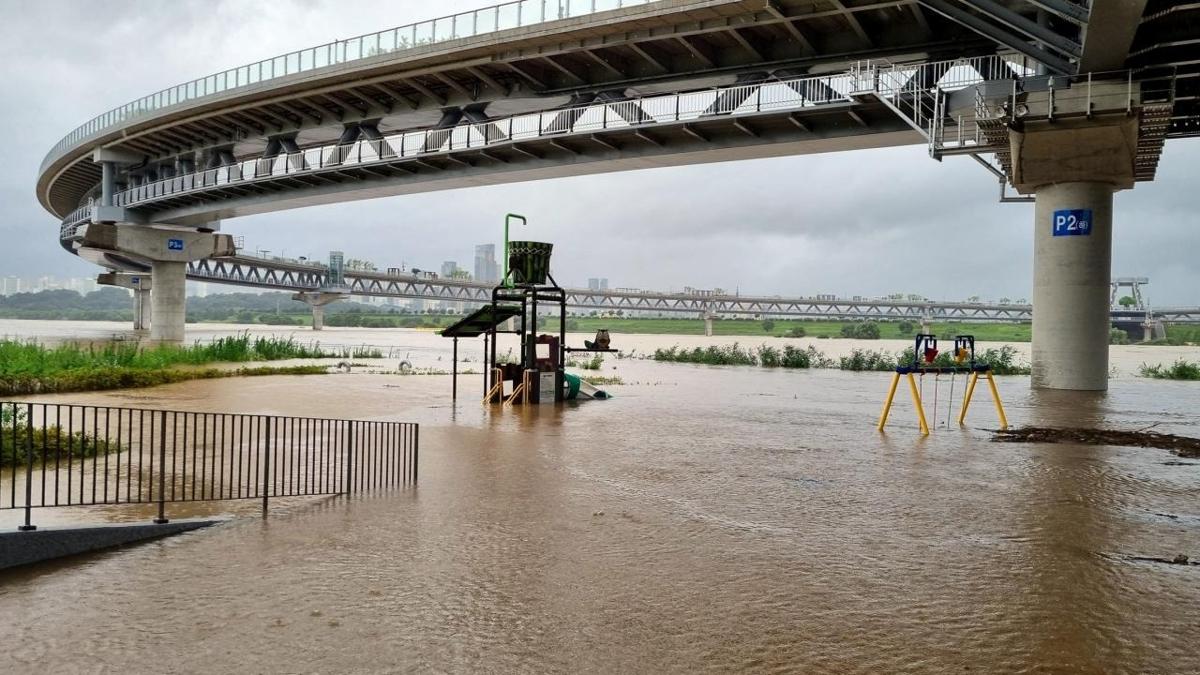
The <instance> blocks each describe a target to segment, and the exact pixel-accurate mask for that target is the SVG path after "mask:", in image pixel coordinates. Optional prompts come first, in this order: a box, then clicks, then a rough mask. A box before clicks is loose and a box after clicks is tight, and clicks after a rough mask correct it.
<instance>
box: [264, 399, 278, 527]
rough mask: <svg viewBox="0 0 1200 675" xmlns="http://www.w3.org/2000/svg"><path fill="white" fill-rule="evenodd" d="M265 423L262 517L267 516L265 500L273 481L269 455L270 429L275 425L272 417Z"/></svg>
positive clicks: (271, 447) (272, 450)
mask: <svg viewBox="0 0 1200 675" xmlns="http://www.w3.org/2000/svg"><path fill="white" fill-rule="evenodd" d="M265 419H266V421H267V432H266V433H267V436H266V443H265V444H264V445H265V446H266V449H265V450H264V451H263V516H266V515H267V500H268V499H269V497H270V494H271V485H272V484H273V483H274V481H272V480H271V453H272V452H274V447H273V446H272V445H271V427H272V426H273V425H274V423H275V418H274V417H267V418H265Z"/></svg>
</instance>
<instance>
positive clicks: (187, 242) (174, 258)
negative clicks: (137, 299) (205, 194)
mask: <svg viewBox="0 0 1200 675" xmlns="http://www.w3.org/2000/svg"><path fill="white" fill-rule="evenodd" d="M212 229H213V228H212V227H206V228H204V229H203V230H192V229H181V228H178V229H177V228H169V227H159V226H146V225H134V224H115V223H92V224H90V225H88V226H87V230H86V231H85V232H84V234H83V240H82V242H81V249H80V255H82V256H84V257H91V258H97V259H99V260H106V259H109V258H111V257H114V256H119V257H121V258H125V259H128V260H132V261H136V262H139V263H141V264H144V265H148V266H149V267H150V276H151V281H152V283H153V291H152V292H151V294H150V340H151V341H153V342H158V343H173V344H179V343H182V342H183V340H184V327H185V317H186V312H187V264H188V263H189V262H193V261H196V260H203V259H204V258H214V257H223V256H232V255H235V254H236V253H237V249H236V247H235V246H234V244H233V237H231V236H229V235H227V234H217V233H215V232H212V231H211V230H212Z"/></svg>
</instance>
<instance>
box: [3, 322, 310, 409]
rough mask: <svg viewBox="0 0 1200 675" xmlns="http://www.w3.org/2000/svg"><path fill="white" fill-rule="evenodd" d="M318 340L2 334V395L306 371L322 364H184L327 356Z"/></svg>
mask: <svg viewBox="0 0 1200 675" xmlns="http://www.w3.org/2000/svg"><path fill="white" fill-rule="evenodd" d="M330 356H331V355H330V354H326V353H324V352H322V351H321V350H320V348H319V347H317V346H305V345H301V344H299V343H297V342H295V341H294V340H292V339H290V338H289V339H280V338H261V337H260V338H250V337H249V336H248V335H238V336H232V337H225V338H220V339H218V340H215V341H213V342H211V343H206V344H195V345H192V346H190V347H176V346H170V345H162V346H157V347H151V348H145V349H143V348H140V347H138V346H137V345H135V344H128V343H117V342H110V343H104V344H99V345H80V344H64V345H60V346H57V347H46V346H44V345H41V344H38V343H36V342H19V341H14V340H0V395H2V396H12V395H18V394H48V393H65V392H80V391H106V390H112V389H134V388H140V387H153V386H157V385H160V384H171V383H173V382H183V381H186V380H204V379H213V378H218V377H236V376H239V375H245V376H254V375H309V374H316V373H324V372H325V367H324V366H295V367H290V368H269V367H265V368H241V369H238V370H218V369H216V368H194V367H189V368H184V367H183V366H204V365H208V364H213V363H244V362H247V361H278V360H283V359H311V358H329V357H330Z"/></svg>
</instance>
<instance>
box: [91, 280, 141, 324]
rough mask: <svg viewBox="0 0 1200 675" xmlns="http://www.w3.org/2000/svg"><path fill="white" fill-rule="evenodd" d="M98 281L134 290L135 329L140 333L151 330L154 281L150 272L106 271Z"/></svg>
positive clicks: (104, 284) (98, 282) (103, 284)
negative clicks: (151, 297) (126, 272)
mask: <svg viewBox="0 0 1200 675" xmlns="http://www.w3.org/2000/svg"><path fill="white" fill-rule="evenodd" d="M96 283H97V284H100V285H101V286H116V287H117V288H128V289H129V290H131V291H133V329H134V330H135V331H137V332H139V333H142V332H145V331H148V330H150V303H151V299H150V293H151V289H152V288H153V281H152V279H151V277H150V275H149V274H124V273H120V272H105V273H102V274H100V275H98V276H97V277H96Z"/></svg>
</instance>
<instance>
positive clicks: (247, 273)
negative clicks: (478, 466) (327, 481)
mask: <svg viewBox="0 0 1200 675" xmlns="http://www.w3.org/2000/svg"><path fill="white" fill-rule="evenodd" d="M187 274H188V278H189V279H192V280H193V281H203V282H208V283H218V284H230V285H235V286H245V287H251V288H257V289H267V290H276V291H287V292H293V293H297V294H302V295H308V296H309V297H312V296H315V295H319V294H321V293H325V294H336V295H339V296H342V297H347V296H351V295H354V296H361V297H378V298H399V299H406V300H432V301H439V300H440V301H446V302H460V303H463V304H464V305H467V306H472V305H484V304H487V303H489V302H491V297H492V287H493V284H490V283H481V282H477V281H466V280H460V279H445V278H429V277H425V276H421V275H418V274H403V273H391V272H378V271H363V270H345V271H343V272H341V274H340V275H331V273H330V271H329V267H328V266H326V265H323V264H320V263H313V262H300V261H291V260H283V259H278V258H261V257H257V256H249V255H237V256H231V257H225V258H206V259H204V260H198V261H196V262H193V263H191V264H189V265H188V271H187ZM332 276H337V277H338V278H340V281H335V280H333V279H332V278H331V277H332ZM301 299H305V298H301ZM567 305H568V306H569V307H572V308H574V309H579V310H597V311H603V312H615V311H617V310H621V311H625V312H647V313H673V314H683V315H688V316H693V317H705V316H710V315H716V316H727V317H763V318H766V317H772V318H784V319H788V318H792V319H832V320H851V321H853V320H870V321H900V320H910V321H917V322H922V321H924V322H932V321H940V322H949V321H954V322H964V323H985V322H1004V323H1013V322H1028V321H1031V320H1032V319H1033V307H1032V306H1031V305H1029V304H1017V303H1003V304H1001V303H987V302H939V301H923V302H914V301H909V300H883V299H858V300H851V299H846V298H815V297H783V296H753V295H740V294H737V295H727V294H711V293H705V294H696V293H668V292H656V291H640V290H639V291H618V290H612V291H609V290H605V291H598V290H590V289H579V288H569V289H567ZM1112 318H1113V321H1114V322H1118V323H1132V322H1136V325H1137V326H1139V327H1140V325H1141V324H1142V323H1144V322H1146V321H1147V320H1151V321H1158V322H1166V323H1179V324H1200V307H1175V308H1159V309H1153V310H1152V309H1150V308H1148V307H1147V308H1141V309H1136V310H1126V309H1114V310H1113V312H1112Z"/></svg>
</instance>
